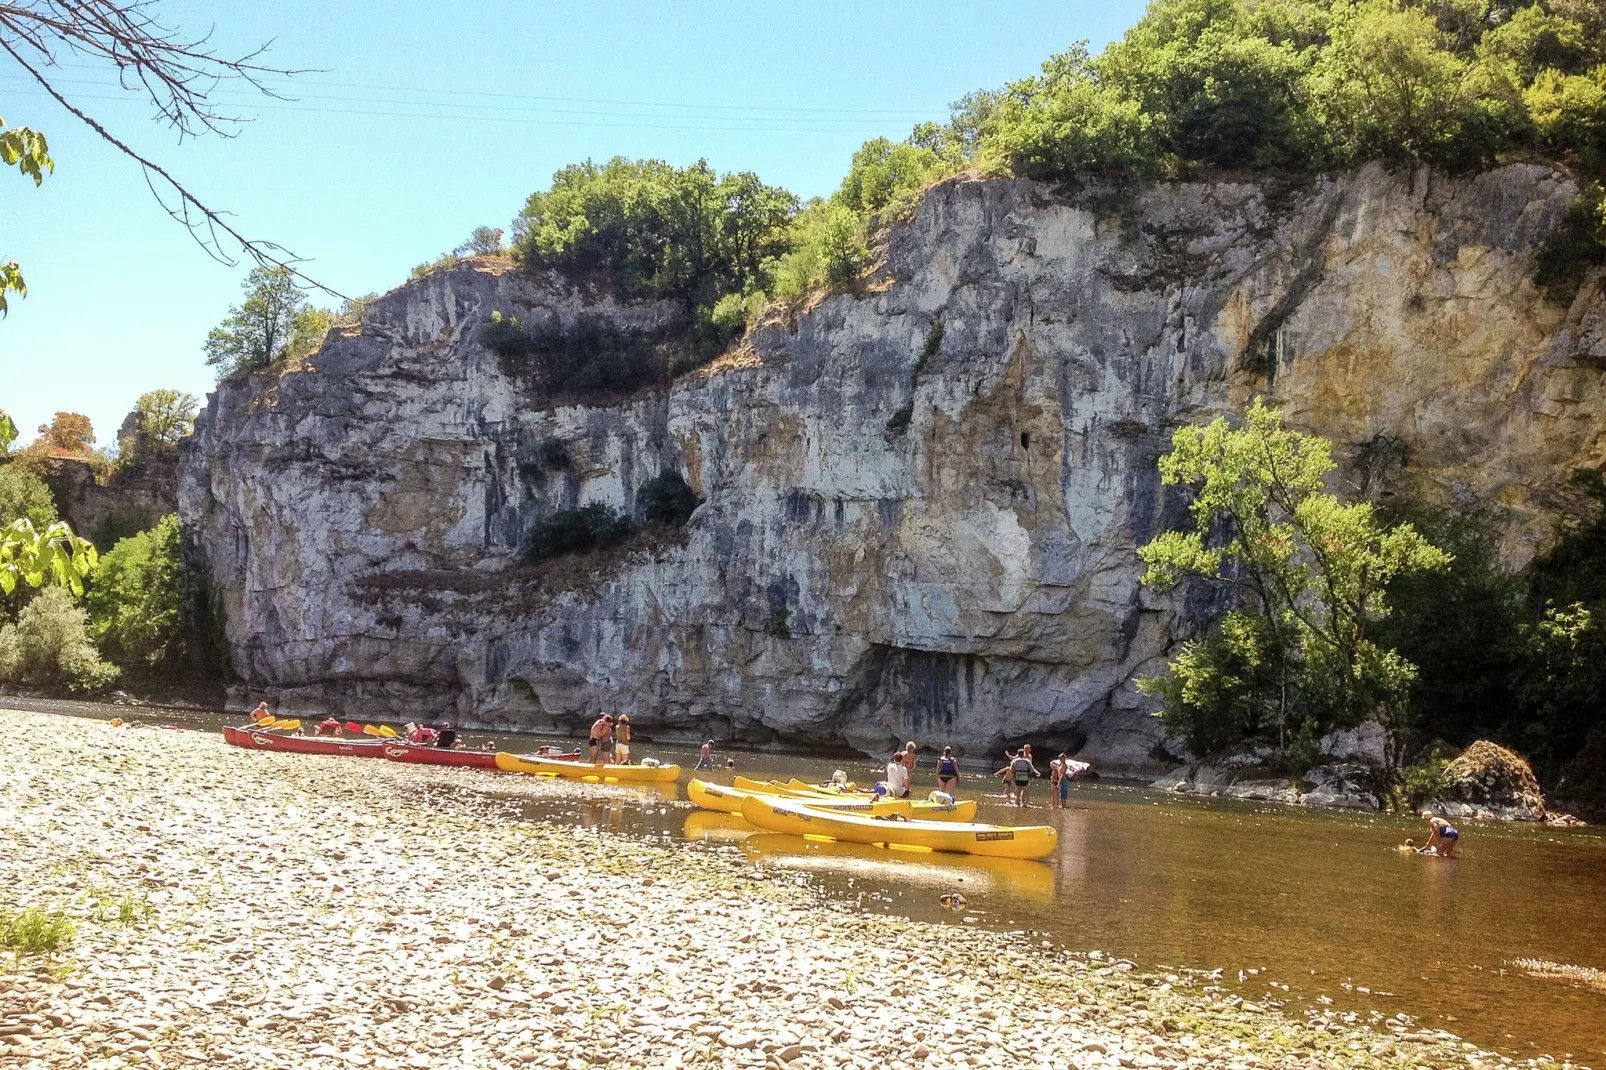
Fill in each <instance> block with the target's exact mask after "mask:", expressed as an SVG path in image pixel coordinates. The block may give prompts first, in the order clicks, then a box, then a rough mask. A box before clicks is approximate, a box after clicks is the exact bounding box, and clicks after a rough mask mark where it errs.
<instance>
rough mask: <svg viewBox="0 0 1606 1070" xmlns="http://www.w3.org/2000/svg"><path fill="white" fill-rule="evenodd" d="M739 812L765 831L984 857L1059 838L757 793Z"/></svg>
mask: <svg viewBox="0 0 1606 1070" xmlns="http://www.w3.org/2000/svg"><path fill="white" fill-rule="evenodd" d="M742 816H743V817H745V818H746V819H747V820H748V821H749V822H751V823H752V824H754V825H757V826H758V827H759V828H761V829H764V830H765V831H767V832H785V833H788V834H790V835H793V836H828V837H830V838H831V839H834V840H845V841H847V842H849V843H884V844H887V845H888V846H891V847H907V848H914V849H916V850H920V849H924V850H930V851H951V852H954V853H956V854H968V855H979V856H983V857H988V858H1044V857H1046V856H1048V855H1050V854H1053V853H1054V849H1055V847H1056V846H1058V841H1059V835H1058V833H1056V832H1055V831H1054V830H1053V829H1052V828H1050V827H1048V826H1047V825H1035V826H1030V827H1022V828H1005V827H1002V826H998V825H973V824H966V823H961V822H950V821H883V820H878V819H876V818H873V817H861V816H859V815H857V814H845V813H838V812H835V811H830V810H823V809H815V808H812V807H810V806H809V805H808V804H807V803H803V802H799V801H797V800H790V799H780V798H773V797H769V798H767V797H764V796H760V795H750V796H748V797H747V798H746V799H743V800H742Z"/></svg>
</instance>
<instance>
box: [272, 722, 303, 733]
mask: <svg viewBox="0 0 1606 1070" xmlns="http://www.w3.org/2000/svg"><path fill="white" fill-rule="evenodd" d="M273 727H275V728H282V729H284V730H285V731H286V732H294V731H295V730H296V729H298V728H300V727H301V722H300V721H277V722H275V723H274V725H273Z"/></svg>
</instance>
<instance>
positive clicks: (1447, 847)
mask: <svg viewBox="0 0 1606 1070" xmlns="http://www.w3.org/2000/svg"><path fill="white" fill-rule="evenodd" d="M1460 840H1461V830H1459V829H1457V828H1456V827H1455V826H1454V825H1452V824H1450V823H1449V822H1448V821H1446V820H1445V819H1444V818H1442V817H1438V816H1437V815H1435V816H1432V817H1429V818H1428V842H1427V843H1425V844H1423V845H1422V853H1423V854H1429V853H1432V854H1436V855H1438V856H1439V857H1440V858H1454V857H1455V845H1456V844H1457V843H1459V842H1460Z"/></svg>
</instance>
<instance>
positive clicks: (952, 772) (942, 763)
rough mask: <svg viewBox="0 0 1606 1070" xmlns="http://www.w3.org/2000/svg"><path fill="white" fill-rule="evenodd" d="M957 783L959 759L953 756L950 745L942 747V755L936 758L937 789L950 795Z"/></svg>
mask: <svg viewBox="0 0 1606 1070" xmlns="http://www.w3.org/2000/svg"><path fill="white" fill-rule="evenodd" d="M958 783H959V759H958V758H955V757H954V749H953V748H952V747H944V748H943V749H942V756H941V757H939V758H938V759H937V790H938V791H945V792H947V793H948V794H949V795H952V794H953V793H954V787H955V785H957V784H958Z"/></svg>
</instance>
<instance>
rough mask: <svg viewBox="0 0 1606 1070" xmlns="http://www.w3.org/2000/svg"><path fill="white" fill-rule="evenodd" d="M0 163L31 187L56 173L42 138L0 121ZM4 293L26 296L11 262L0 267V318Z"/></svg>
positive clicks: (24, 285) (6, 308)
mask: <svg viewBox="0 0 1606 1070" xmlns="http://www.w3.org/2000/svg"><path fill="white" fill-rule="evenodd" d="M0 163H3V164H5V166H7V167H15V168H16V169H17V170H18V171H19V172H20V173H21V174H22V175H23V177H25V178H31V179H33V184H34V185H35V186H37V185H39V184H40V183H42V182H44V180H45V172H47V171H54V170H55V169H56V163H55V161H54V160H52V159H51V158H50V146H49V145H48V144H46V142H45V135H44V134H42V133H40V132H39V131H37V130H30V129H29V128H28V127H26V126H13V127H7V126H6V121H5V120H4V119H0ZM7 293H15V294H16V295H17V296H19V297H27V296H28V284H27V283H26V282H24V281H23V278H22V267H21V266H20V265H19V264H18V263H17V262H16V261H15V260H8V261H6V262H4V263H0V316H3V315H5V314H6V313H7V312H9V311H10V308H9V306H8V305H7V304H6V294H7Z"/></svg>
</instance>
